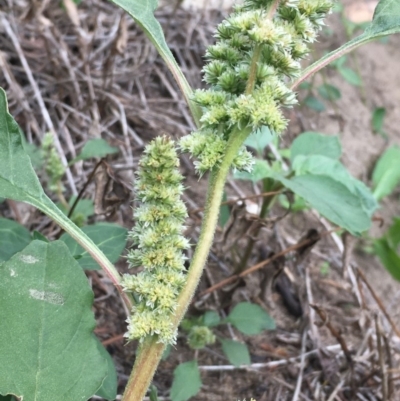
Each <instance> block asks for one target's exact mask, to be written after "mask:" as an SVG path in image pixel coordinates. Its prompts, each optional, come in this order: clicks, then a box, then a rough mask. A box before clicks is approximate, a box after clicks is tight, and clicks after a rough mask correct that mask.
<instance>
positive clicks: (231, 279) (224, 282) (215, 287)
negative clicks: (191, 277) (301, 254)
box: [199, 231, 331, 297]
mask: <svg viewBox="0 0 400 401" xmlns="http://www.w3.org/2000/svg"><path fill="white" fill-rule="evenodd" d="M329 234H331V232H330V231H327V232H325V233H322V234H321V237H323V236H324V235H329ZM311 242H312V240H309V239H307V240H305V241H302V242H300V243H298V244H295V245H292V246H290V247H288V248H286V249H284V250H283V251H281V252H278V253H276V254H275V255H273V256H271V257H270V258H268V259H265V260H263V261H262V262H260V263H257V264H255V265H253V266H251V267H249V268H248V269H246V270H244V271H243V272H241V273H239V274H233V275H232V276H230V277H228V278H226V279H225V280H222V281H220V282H219V283H217V284H215V285H213V286H212V287H210V288H207V289H206V290H205V291H203V292H201V293H200V294H199V297H202V296H204V295H207V294H209V293H211V292H213V291H215V290H218V289H219V288H221V287H224V286H226V285H228V284H231V283H233V282H234V281H236V280H238V279H239V278H242V277H244V276H247V275H248V274H250V273H253V272H255V271H256V270H259V269H261V268H262V267H264V266H266V265H268V264H269V263H271V262H272V261H274V260H275V259H278V258H279V257H281V256H284V255H286V254H287V253H289V252H291V251H294V250H296V249H299V248H302V247H303V246H305V245H308V244H310V243H311Z"/></svg>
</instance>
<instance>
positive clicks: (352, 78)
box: [339, 67, 362, 86]
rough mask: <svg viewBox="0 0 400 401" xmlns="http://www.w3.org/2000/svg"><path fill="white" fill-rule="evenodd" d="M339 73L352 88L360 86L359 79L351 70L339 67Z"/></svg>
mask: <svg viewBox="0 0 400 401" xmlns="http://www.w3.org/2000/svg"><path fill="white" fill-rule="evenodd" d="M339 73H340V74H341V75H342V77H343V78H344V79H345V80H346V81H347V82H348V83H349V84H351V85H354V86H361V84H362V80H361V77H360V76H359V75H358V74H357V73H356V72H355V71H354V70H353V69H351V68H349V67H341V68H339Z"/></svg>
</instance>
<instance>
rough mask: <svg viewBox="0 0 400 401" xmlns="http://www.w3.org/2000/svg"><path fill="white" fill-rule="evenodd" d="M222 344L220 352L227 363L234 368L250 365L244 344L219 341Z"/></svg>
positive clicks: (247, 350)
mask: <svg viewBox="0 0 400 401" xmlns="http://www.w3.org/2000/svg"><path fill="white" fill-rule="evenodd" d="M219 341H220V342H221V344H222V350H223V351H224V354H225V355H226V357H227V358H228V360H229V362H230V363H231V364H232V365H234V366H241V365H250V363H251V360H250V353H249V349H248V348H247V345H246V344H243V343H240V342H239V341H233V340H224V339H220V340H219Z"/></svg>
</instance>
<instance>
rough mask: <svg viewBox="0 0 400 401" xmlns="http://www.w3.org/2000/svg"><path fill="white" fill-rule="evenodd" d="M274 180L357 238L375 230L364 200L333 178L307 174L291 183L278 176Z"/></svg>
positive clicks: (292, 179)
mask: <svg viewBox="0 0 400 401" xmlns="http://www.w3.org/2000/svg"><path fill="white" fill-rule="evenodd" d="M274 178H275V179H277V180H279V181H280V182H281V183H282V184H283V185H284V186H285V187H286V188H289V189H290V190H292V191H293V192H294V193H296V194H297V195H299V196H301V197H302V198H304V199H305V200H306V201H307V202H308V203H309V204H310V205H311V206H312V207H313V208H314V209H316V210H318V212H319V213H321V214H322V215H323V216H325V217H326V218H327V219H328V220H330V221H331V222H333V223H335V224H337V225H338V226H340V227H343V228H345V229H346V230H348V231H349V232H350V233H352V234H354V235H359V234H361V233H362V232H363V231H366V230H368V229H369V227H370V226H371V217H370V213H367V212H366V211H365V210H364V204H363V199H362V198H360V196H359V195H357V194H354V193H352V192H350V190H349V189H348V188H347V187H346V186H345V185H344V184H342V183H341V182H338V181H336V180H334V179H333V178H331V177H327V176H324V175H311V174H306V175H301V176H298V177H293V178H291V179H290V180H289V179H286V178H284V177H280V176H278V175H276V176H275V177H274Z"/></svg>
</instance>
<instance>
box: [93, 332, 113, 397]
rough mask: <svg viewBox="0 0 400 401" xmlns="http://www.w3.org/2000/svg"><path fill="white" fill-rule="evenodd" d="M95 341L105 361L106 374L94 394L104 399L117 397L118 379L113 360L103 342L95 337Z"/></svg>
mask: <svg viewBox="0 0 400 401" xmlns="http://www.w3.org/2000/svg"><path fill="white" fill-rule="evenodd" d="M96 341H97V347H98V350H99V352H100V354H101V355H102V357H103V358H104V359H105V360H106V361H107V375H106V377H105V379H104V381H103V383H102V385H101V387H100V388H99V389H98V390H97V392H96V395H97V396H98V397H101V398H105V399H106V400H115V398H116V397H117V387H118V380H117V371H116V370H115V365H114V361H113V359H112V358H111V355H110V354H109V353H108V351H107V350H106V349H105V347H104V346H103V344H102V343H101V342H100V341H99V340H98V339H97V338H96Z"/></svg>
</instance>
